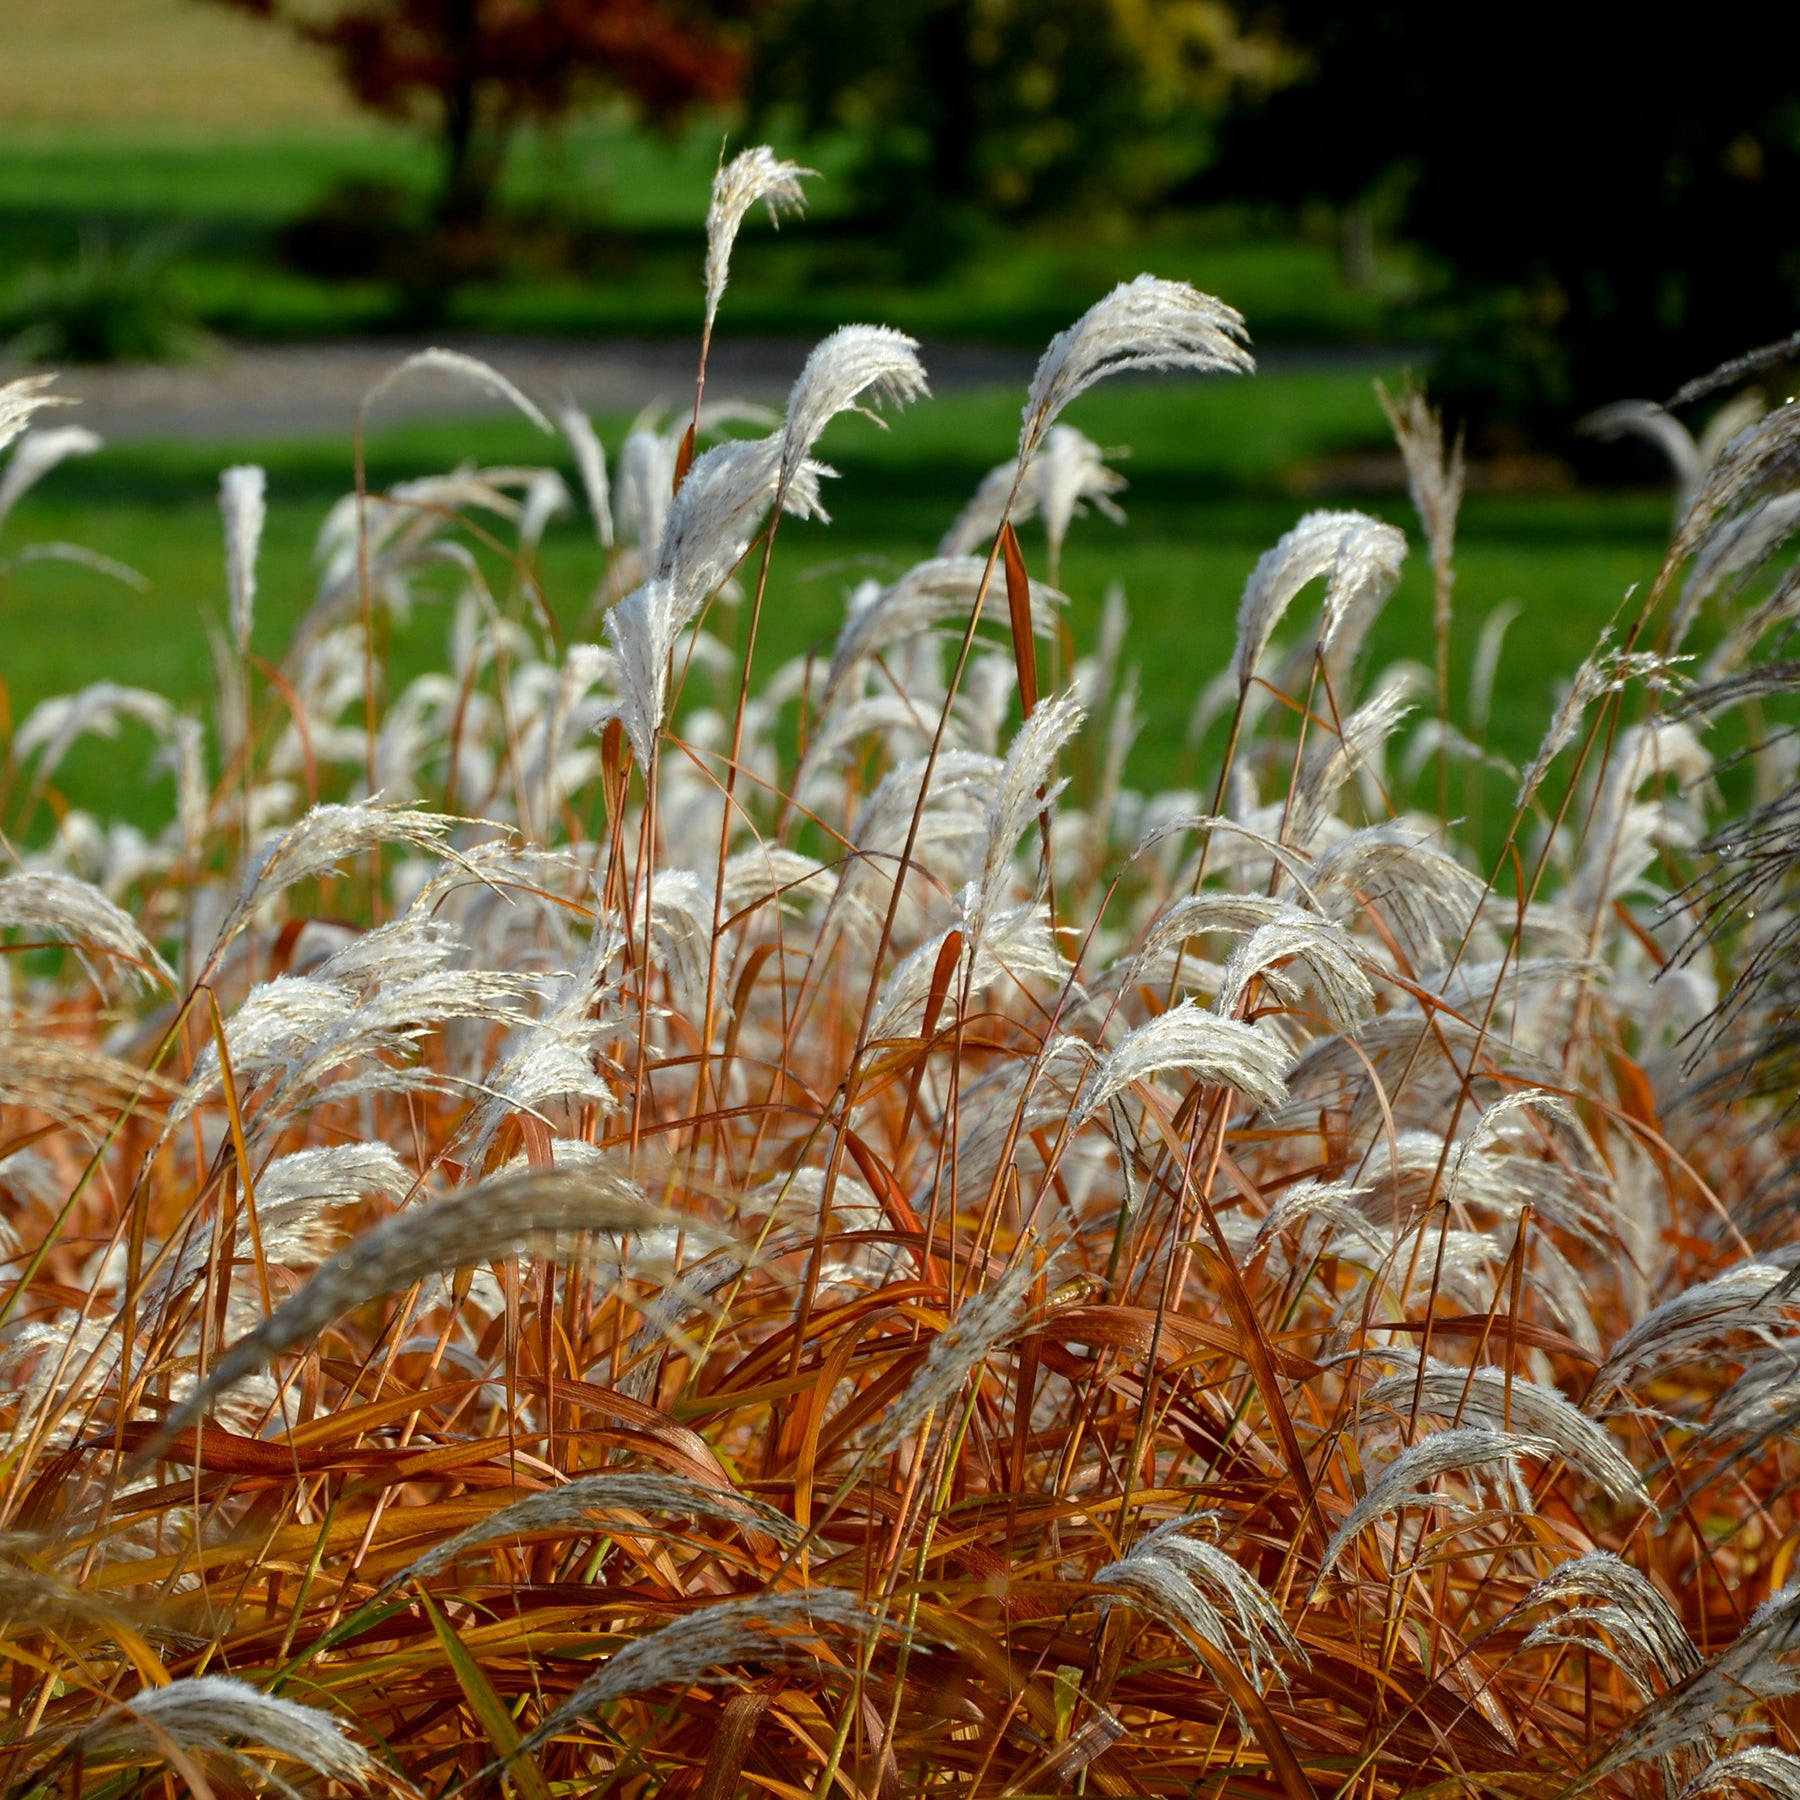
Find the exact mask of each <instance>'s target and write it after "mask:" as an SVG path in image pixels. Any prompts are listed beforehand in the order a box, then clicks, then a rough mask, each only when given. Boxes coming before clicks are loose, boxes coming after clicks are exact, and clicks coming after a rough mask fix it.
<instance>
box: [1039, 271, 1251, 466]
mask: <svg viewBox="0 0 1800 1800" xmlns="http://www.w3.org/2000/svg"><path fill="white" fill-rule="evenodd" d="M1248 343H1249V335H1248V333H1247V332H1246V331H1245V329H1244V320H1243V316H1242V314H1240V313H1238V312H1236V311H1234V310H1233V309H1232V308H1231V307H1229V306H1227V305H1226V304H1225V303H1224V301H1222V300H1215V299H1214V298H1213V297H1212V296H1211V295H1210V294H1202V293H1201V292H1199V291H1198V289H1196V288H1192V287H1189V286H1188V284H1187V283H1186V282H1184V281H1162V280H1159V279H1158V278H1157V277H1156V276H1154V275H1140V276H1138V277H1137V279H1136V280H1134V281H1125V282H1121V283H1120V284H1119V285H1118V286H1117V287H1116V288H1114V289H1113V291H1112V292H1111V293H1110V294H1108V295H1107V296H1106V298H1105V299H1104V300H1099V301H1096V302H1095V304H1094V305H1093V306H1091V307H1089V308H1088V310H1087V311H1086V312H1085V313H1083V314H1082V316H1081V317H1080V318H1079V319H1077V320H1076V321H1075V323H1074V324H1073V325H1071V326H1070V327H1069V328H1068V329H1067V330H1066V331H1061V332H1058V333H1057V335H1056V336H1055V337H1054V338H1052V339H1051V340H1050V347H1049V348H1048V349H1047V350H1046V351H1045V352H1044V355H1043V358H1042V360H1041V361H1040V362H1039V363H1038V366H1037V373H1036V374H1035V375H1034V376H1033V377H1032V381H1031V391H1030V393H1029V394H1028V395H1027V396H1026V400H1025V411H1024V422H1023V424H1022V425H1021V427H1020V430H1019V461H1020V463H1021V464H1024V463H1026V462H1027V461H1028V460H1029V458H1030V456H1031V454H1032V452H1033V451H1034V450H1036V448H1037V447H1038V444H1039V443H1040V442H1041V441H1042V439H1043V436H1044V434H1045V432H1047V431H1048V430H1049V429H1050V427H1051V426H1052V425H1054V424H1055V423H1056V421H1057V418H1058V416H1059V415H1060V414H1061V412H1062V410H1063V408H1064V407H1066V406H1067V405H1068V404H1069V402H1070V401H1071V400H1074V399H1076V398H1077V397H1078V396H1079V395H1082V394H1085V393H1086V392H1087V391H1088V389H1089V388H1091V387H1093V386H1095V385H1096V384H1097V383H1099V382H1101V381H1104V380H1105V379H1106V378H1107V377H1108V376H1109V375H1120V374H1124V373H1127V372H1129V371H1131V370H1135V369H1146V370H1148V369H1187V370H1191V371H1193V372H1194V373H1196V374H1220V373H1224V374H1233V375H1248V374H1250V373H1251V372H1252V371H1253V370H1254V369H1255V367H1256V363H1255V360H1254V359H1253V358H1252V356H1251V355H1250V352H1249V350H1248V349H1247V348H1246V346H1247V344H1248Z"/></svg>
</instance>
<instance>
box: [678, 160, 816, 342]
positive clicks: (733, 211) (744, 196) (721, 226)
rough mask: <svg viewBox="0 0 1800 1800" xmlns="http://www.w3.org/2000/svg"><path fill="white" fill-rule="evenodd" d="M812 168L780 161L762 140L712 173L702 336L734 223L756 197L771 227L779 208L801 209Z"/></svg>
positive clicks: (726, 265) (715, 306)
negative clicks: (805, 182)
mask: <svg viewBox="0 0 1800 1800" xmlns="http://www.w3.org/2000/svg"><path fill="white" fill-rule="evenodd" d="M817 174H818V170H817V169H804V168H802V167H801V166H800V165H799V164H798V163H792V162H783V161H781V159H780V158H779V157H777V156H776V154H775V152H774V151H773V150H771V149H770V148H769V147H768V145H767V144H757V145H755V146H754V147H753V148H751V149H749V150H743V151H740V152H739V153H738V154H737V155H736V156H734V157H733V158H732V159H731V161H730V162H728V163H727V164H726V165H725V166H724V167H723V168H722V169H721V170H720V171H719V172H718V174H717V175H715V176H714V177H713V185H712V199H711V201H710V203H709V204H708V206H707V209H706V318H705V321H704V323H703V325H702V326H701V334H702V342H703V343H704V342H707V341H710V340H711V337H712V329H713V323H714V321H715V320H716V319H717V318H718V316H719V302H720V301H721V300H722V299H723V298H724V297H725V283H726V282H727V281H728V280H729V279H730V275H731V250H732V246H733V245H734V244H735V243H736V242H737V234H738V230H739V228H740V227H741V226H742V225H743V223H744V219H745V217H746V216H747V215H748V213H749V211H750V209H751V208H752V207H753V206H755V205H756V204H757V203H758V202H761V203H762V204H763V205H764V206H766V207H767V208H768V212H769V223H770V224H771V225H773V226H775V227H776V228H777V229H779V228H780V225H781V215H782V213H783V212H784V211H786V212H791V213H798V212H801V211H802V210H804V208H805V205H806V195H805V193H804V191H803V190H802V189H801V186H800V183H801V181H802V180H803V179H804V178H806V177H808V176H815V177H816V176H817Z"/></svg>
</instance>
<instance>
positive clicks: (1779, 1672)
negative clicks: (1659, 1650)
mask: <svg viewBox="0 0 1800 1800" xmlns="http://www.w3.org/2000/svg"><path fill="white" fill-rule="evenodd" d="M1796 1649H1800V1588H1793V1587H1788V1588H1783V1589H1782V1590H1781V1591H1780V1592H1779V1593H1777V1594H1772V1595H1771V1596H1770V1597H1769V1598H1768V1599H1767V1600H1765V1601H1764V1602H1763V1604H1762V1605H1761V1606H1759V1607H1758V1608H1757V1609H1756V1611H1755V1612H1754V1613H1753V1614H1752V1615H1751V1617H1750V1623H1749V1624H1748V1625H1746V1626H1745V1627H1744V1629H1743V1630H1742V1631H1741V1632H1740V1633H1739V1634H1738V1636H1737V1637H1736V1638H1735V1639H1734V1640H1733V1641H1732V1643H1731V1644H1729V1645H1728V1646H1727V1647H1726V1648H1725V1649H1724V1650H1721V1651H1720V1652H1719V1654H1718V1655H1716V1656H1715V1657H1713V1658H1712V1660H1711V1661H1710V1662H1708V1663H1707V1664H1706V1666H1705V1667H1704V1668H1702V1669H1700V1670H1699V1671H1698V1672H1697V1673H1695V1674H1692V1675H1689V1676H1688V1677H1687V1678H1686V1679H1685V1680H1684V1681H1682V1682H1681V1683H1680V1684H1679V1685H1678V1686H1676V1687H1673V1688H1671V1689H1670V1690H1669V1691H1668V1692H1667V1693H1665V1694H1659V1695H1658V1696H1657V1697H1656V1698H1655V1699H1654V1700H1652V1701H1651V1702H1650V1704H1649V1705H1648V1706H1646V1707H1645V1708H1644V1709H1643V1710H1642V1711H1641V1712H1639V1713H1638V1714H1637V1715H1636V1716H1635V1717H1634V1718H1632V1719H1631V1720H1630V1721H1629V1723H1628V1724H1627V1725H1626V1727H1625V1729H1624V1730H1623V1731H1622V1732H1620V1734H1619V1736H1618V1737H1617V1738H1616V1739H1615V1740H1614V1741H1613V1745H1612V1748H1611V1749H1610V1750H1608V1751H1607V1752H1606V1754H1605V1755H1604V1756H1602V1757H1601V1758H1600V1760H1599V1761H1598V1762H1595V1763H1593V1764H1590V1765H1589V1767H1588V1768H1587V1769H1586V1770H1584V1771H1583V1773H1582V1776H1581V1782H1580V1786H1581V1787H1582V1788H1588V1787H1592V1786H1593V1785H1594V1783H1595V1782H1597V1781H1601V1780H1604V1779H1605V1777H1606V1776H1608V1775H1610V1774H1612V1773H1613V1772H1614V1771H1615V1770H1618V1769H1623V1768H1626V1767H1628V1766H1629V1765H1631V1764H1632V1763H1639V1762H1648V1761H1650V1760H1652V1759H1654V1758H1657V1757H1662V1756H1668V1755H1670V1754H1672V1753H1673V1752H1674V1751H1677V1750H1680V1749H1683V1748H1685V1747H1686V1746H1688V1745H1690V1744H1695V1743H1703V1742H1705V1741H1706V1740H1708V1739H1709V1738H1710V1737H1711V1735H1712V1733H1713V1731H1714V1729H1715V1727H1716V1726H1717V1725H1718V1722H1719V1721H1721V1720H1733V1721H1735V1715H1737V1714H1739V1713H1742V1712H1744V1711H1746V1710H1748V1709H1749V1708H1750V1707H1752V1706H1755V1705H1758V1704H1760V1703H1761V1702H1763V1701H1767V1700H1775V1699H1779V1698H1780V1697H1781V1696H1783V1695H1785V1694H1792V1693H1796V1692H1800V1667H1796V1665H1795V1664H1794V1663H1793V1662H1791V1661H1789V1660H1787V1659H1788V1658H1789V1657H1791V1656H1792V1654H1793V1652H1794V1651H1795V1650H1796Z"/></svg>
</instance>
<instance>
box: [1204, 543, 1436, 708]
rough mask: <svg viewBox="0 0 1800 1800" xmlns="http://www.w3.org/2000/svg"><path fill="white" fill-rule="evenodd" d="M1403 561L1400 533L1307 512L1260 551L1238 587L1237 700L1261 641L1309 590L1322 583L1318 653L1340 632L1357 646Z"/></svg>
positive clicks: (1263, 649) (1262, 648)
mask: <svg viewBox="0 0 1800 1800" xmlns="http://www.w3.org/2000/svg"><path fill="white" fill-rule="evenodd" d="M1405 557H1406V537H1405V534H1404V533H1403V532H1400V531H1397V530H1396V529H1395V528H1394V527H1393V526H1392V525H1385V524H1383V523H1382V522H1381V521H1380V520H1379V519H1371V518H1370V517H1369V516H1368V514H1366V513H1359V512H1314V513H1308V514H1307V515H1306V517H1305V518H1303V519H1302V520H1301V521H1300V522H1299V524H1297V525H1295V526H1294V527H1293V528H1292V529H1291V530H1290V531H1289V532H1288V533H1287V534H1286V535H1285V536H1284V537H1283V538H1282V539H1281V540H1280V541H1279V542H1278V543H1277V544H1275V545H1274V547H1273V548H1272V549H1269V550H1265V551H1264V552H1263V554H1262V556H1261V557H1260V558H1258V560H1257V564H1256V567H1255V568H1253V569H1252V570H1251V571H1250V578H1249V579H1248V580H1247V581H1246V582H1245V583H1244V595H1243V598H1242V600H1240V601H1239V603H1238V626H1237V646H1236V649H1235V651H1234V652H1233V655H1232V664H1231V666H1232V670H1233V672H1234V673H1235V675H1236V677H1237V684H1238V691H1239V693H1240V694H1241V693H1243V692H1244V691H1245V690H1247V689H1248V688H1249V686H1250V683H1251V682H1252V681H1253V680H1254V679H1255V677H1256V672H1257V669H1258V667H1259V666H1260V665H1261V663H1262V660H1263V657H1264V656H1265V655H1266V654H1267V652H1268V648H1269V640H1270V639H1271V638H1273V637H1274V635H1275V631H1276V628H1277V627H1278V626H1279V625H1280V623H1281V621H1282V619H1283V618H1284V617H1285V616H1286V614H1287V610H1288V608H1289V607H1290V606H1292V605H1293V603H1294V601H1295V600H1296V599H1297V598H1298V597H1299V595H1300V593H1301V591H1302V589H1304V588H1305V587H1306V586H1307V585H1308V584H1309V583H1311V582H1314V581H1317V580H1318V579H1319V578H1320V577H1321V576H1323V577H1325V578H1326V588H1325V601H1324V607H1323V610H1322V613H1321V622H1320V626H1319V633H1318V648H1319V650H1320V652H1321V653H1327V652H1329V651H1330V650H1331V649H1332V647H1333V645H1334V644H1335V642H1336V641H1337V639H1338V638H1339V637H1340V636H1341V635H1344V634H1345V632H1346V628H1348V630H1349V633H1350V634H1351V636H1352V637H1353V638H1354V643H1355V644H1360V642H1361V638H1362V634H1363V632H1365V631H1366V630H1367V628H1368V624H1369V622H1370V620H1372V619H1373V617H1374V615H1375V613H1376V612H1378V611H1379V610H1380V608H1381V606H1382V604H1383V603H1385V601H1386V600H1387V598H1388V596H1389V595H1390V594H1392V592H1393V590H1394V588H1395V586H1396V585H1397V584H1398V582H1399V579H1400V565H1401V563H1402V562H1403V561H1404V560H1405ZM1353 648H1354V645H1353Z"/></svg>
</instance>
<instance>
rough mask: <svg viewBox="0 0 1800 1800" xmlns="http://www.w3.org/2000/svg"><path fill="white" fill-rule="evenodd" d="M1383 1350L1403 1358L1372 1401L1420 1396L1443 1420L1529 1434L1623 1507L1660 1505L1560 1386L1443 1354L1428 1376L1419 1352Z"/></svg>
mask: <svg viewBox="0 0 1800 1800" xmlns="http://www.w3.org/2000/svg"><path fill="white" fill-rule="evenodd" d="M1496 1329H1498V1327H1496ZM1382 1354H1383V1355H1384V1356H1385V1357H1387V1358H1389V1359H1390V1360H1392V1361H1394V1362H1395V1363H1398V1364H1399V1365H1400V1372H1399V1373H1397V1374H1393V1375H1388V1376H1384V1377H1383V1378H1382V1379H1381V1380H1380V1381H1377V1382H1375V1383H1373V1384H1372V1385H1371V1386H1370V1387H1369V1388H1368V1389H1367V1391H1366V1392H1365V1393H1364V1394H1363V1404H1364V1406H1367V1407H1384V1406H1385V1407H1390V1408H1392V1409H1393V1411H1395V1412H1396V1413H1401V1414H1405V1413H1407V1412H1409V1411H1410V1410H1411V1407H1412V1404H1413V1397H1414V1395H1415V1394H1416V1395H1417V1396H1418V1398H1419V1406H1420V1409H1421V1411H1424V1412H1428V1413H1431V1414H1432V1415H1433V1416H1435V1417H1437V1418H1440V1419H1452V1420H1456V1421H1458V1422H1464V1421H1466V1422H1467V1423H1468V1424H1470V1425H1479V1426H1483V1427H1486V1428H1487V1429H1489V1430H1491V1431H1515V1430H1516V1431H1522V1432H1525V1433H1527V1434H1528V1435H1529V1436H1531V1437H1533V1438H1535V1439H1539V1440H1541V1441H1542V1443H1544V1444H1545V1445H1549V1446H1553V1447H1554V1449H1555V1452H1556V1454H1557V1455H1558V1456H1560V1457H1561V1458H1562V1459H1563V1461H1564V1462H1566V1463H1567V1464H1568V1465H1569V1466H1570V1467H1571V1468H1573V1469H1575V1470H1577V1471H1578V1472H1579V1473H1581V1474H1582V1475H1585V1476H1586V1477H1587V1479H1588V1480H1589V1481H1591V1482H1593V1484H1594V1485H1595V1486H1596V1487H1598V1488H1600V1489H1602V1490H1604V1491H1605V1492H1606V1493H1607V1494H1609V1495H1611V1496H1612V1498H1613V1499H1614V1500H1617V1501H1618V1502H1620V1504H1621V1505H1626V1506H1641V1507H1643V1508H1645V1509H1646V1510H1647V1511H1650V1512H1654V1511H1655V1510H1656V1509H1655V1506H1654V1503H1653V1502H1652V1501H1651V1498H1650V1494H1649V1491H1648V1490H1647V1489H1646V1488H1645V1486H1644V1483H1643V1479H1642V1477H1640V1476H1639V1474H1638V1472H1637V1470H1636V1469H1634V1468H1633V1467H1632V1466H1631V1464H1630V1462H1629V1461H1628V1460H1627V1459H1626V1457H1625V1454H1624V1452H1623V1451H1621V1450H1620V1449H1619V1447H1618V1445H1617V1444H1615V1443H1614V1442H1613V1440H1612V1438H1611V1437H1609V1436H1608V1435H1607V1433H1606V1432H1605V1431H1603V1430H1602V1429H1601V1428H1600V1426H1598V1425H1596V1424H1595V1423H1594V1421H1593V1420H1592V1419H1590V1418H1589V1417H1588V1416H1587V1415H1586V1414H1585V1413H1583V1412H1582V1411H1581V1409H1580V1408H1579V1407H1577V1406H1575V1405H1574V1404H1573V1403H1572V1402H1570V1401H1568V1400H1566V1399H1564V1398H1563V1396H1562V1395H1561V1394H1559V1393H1558V1392H1557V1391H1556V1389H1555V1388H1550V1387H1540V1386H1539V1385H1538V1383H1536V1382H1535V1381H1527V1380H1526V1379H1525V1378H1524V1377H1523V1376H1519V1375H1515V1376H1513V1377H1512V1378H1511V1379H1510V1380H1509V1379H1508V1377H1507V1372H1506V1370H1504V1369H1501V1368H1496V1367H1494V1366H1493V1365H1492V1364H1484V1365H1482V1366H1481V1367H1478V1368H1473V1369H1465V1368H1458V1367H1456V1366H1454V1365H1453V1364H1450V1363H1444V1362H1439V1361H1438V1360H1437V1358H1436V1357H1431V1358H1429V1359H1427V1361H1426V1364H1425V1373H1424V1375H1423V1376H1422V1377H1421V1376H1420V1375H1419V1373H1418V1366H1419V1359H1418V1355H1417V1353H1416V1352H1408V1351H1406V1350H1391V1351H1384V1352H1383V1353H1382Z"/></svg>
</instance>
